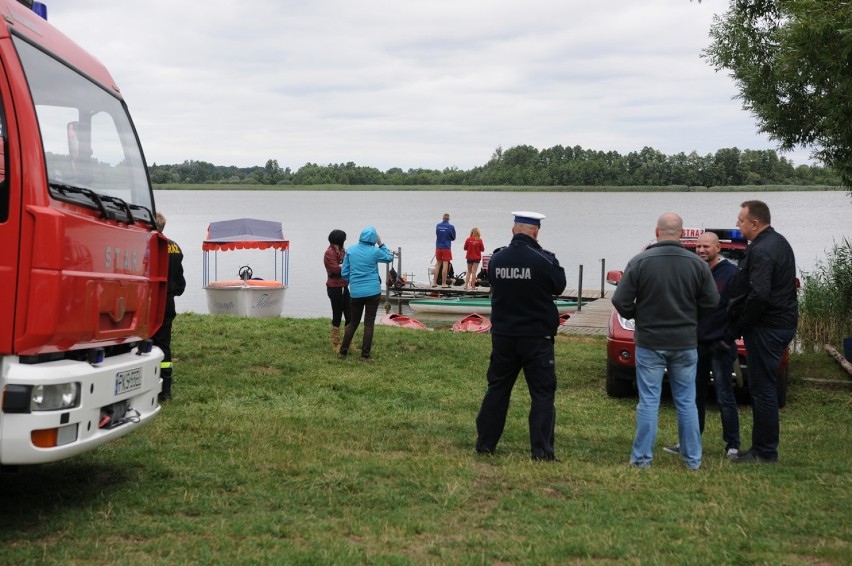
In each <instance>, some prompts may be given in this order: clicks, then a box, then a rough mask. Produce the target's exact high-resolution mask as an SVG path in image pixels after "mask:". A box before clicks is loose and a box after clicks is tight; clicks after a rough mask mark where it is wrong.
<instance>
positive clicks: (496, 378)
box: [476, 211, 565, 460]
mask: <svg viewBox="0 0 852 566" xmlns="http://www.w3.org/2000/svg"><path fill="white" fill-rule="evenodd" d="M512 214H513V215H514V216H515V224H514V226H513V228H512V234H513V237H512V242H511V243H510V244H509V245H508V246H506V247H504V248H500V249H499V250H497V251H495V252H494V255H493V256H492V257H491V261H490V263H489V264H488V279H489V281H490V282H491V361H490V363H489V366H488V374H487V378H488V389H487V390H486V392H485V397H484V398H483V399H482V406H481V407H480V409H479V414H478V415H477V417H476V431H477V435H478V436H477V440H476V451H477V452H478V453H480V454H493V453H494V450H495V449H496V448H497V442H499V440H500V436H501V435H502V434H503V427H504V426H505V424H506V413H507V412H508V410H509V399H510V397H511V395H512V388H513V387H514V385H515V380H517V378H518V373H519V372H520V371H521V369H523V370H524V377H525V378H526V380H527V387H528V388H529V391H530V397H531V399H532V406H531V407H530V415H529V427H530V445H531V457H532V459H533V460H555V459H556V457H555V455H554V452H553V430H554V427H555V425H556V407H555V405H554V401H555V397H556V369H555V366H554V356H553V339H554V336H555V335H556V329H557V327H558V326H559V312H558V311H557V310H556V305H555V304H554V302H553V297H554V296H555V295H559V294H560V293H562V291H563V290H564V289H565V270H564V269H562V267H560V265H559V261H558V260H557V259H556V256H554V255H553V254H552V253H550V252H548V251H547V250H544V249H542V247H541V246H540V245H539V244H538V231H539V228H540V227H541V221H542V219H544V215H543V214H539V213H537V212H527V211H519V212H513V213H512Z"/></svg>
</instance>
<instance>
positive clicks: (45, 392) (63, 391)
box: [30, 382, 80, 411]
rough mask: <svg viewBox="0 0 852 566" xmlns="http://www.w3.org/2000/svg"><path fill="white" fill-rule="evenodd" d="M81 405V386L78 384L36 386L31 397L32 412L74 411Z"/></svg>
mask: <svg viewBox="0 0 852 566" xmlns="http://www.w3.org/2000/svg"><path fill="white" fill-rule="evenodd" d="M79 404H80V384H79V383H76V382H72V383H57V384H54V385H35V386H33V390H32V394H31V396H30V410H31V411H58V410H64V409H73V408H74V407H77V406H79Z"/></svg>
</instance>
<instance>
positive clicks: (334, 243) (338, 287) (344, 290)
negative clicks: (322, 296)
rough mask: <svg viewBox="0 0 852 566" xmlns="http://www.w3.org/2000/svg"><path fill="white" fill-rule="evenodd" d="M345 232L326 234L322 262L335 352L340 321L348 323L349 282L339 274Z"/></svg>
mask: <svg viewBox="0 0 852 566" xmlns="http://www.w3.org/2000/svg"><path fill="white" fill-rule="evenodd" d="M344 243H346V232H344V231H343V230H332V231H331V233H330V234H329V235H328V248H327V249H326V250H325V254H324V255H323V264H324V265H325V272H326V274H327V275H328V277H327V278H326V280H325V286H326V292H327V293H328V299H329V301H331V347H332V348H333V349H334V351H335V353H337V352H339V351H340V322H341V319H343V321H344V324H343V326H344V328H345V327H346V326H347V325H348V324H349V314H350V312H349V310H350V306H349V284H348V283H347V282H346V280H345V279H343V277H341V275H340V270H341V268H342V267H343V258H344V256H345V255H346V248H344V247H343V244H344Z"/></svg>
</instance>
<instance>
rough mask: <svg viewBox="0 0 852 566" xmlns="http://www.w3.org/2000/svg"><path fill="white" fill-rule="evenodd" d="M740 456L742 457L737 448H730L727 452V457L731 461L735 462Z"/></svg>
mask: <svg viewBox="0 0 852 566" xmlns="http://www.w3.org/2000/svg"><path fill="white" fill-rule="evenodd" d="M739 455H740V451H739V450H737V449H736V448H728V450H727V452H725V456H727V457H728V458H730V459H731V460H733V459H734V458H736V457H737V456H739Z"/></svg>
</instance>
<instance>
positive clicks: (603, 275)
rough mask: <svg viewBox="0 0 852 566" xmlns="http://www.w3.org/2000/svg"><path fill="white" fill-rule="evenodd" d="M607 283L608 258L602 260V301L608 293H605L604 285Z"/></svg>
mask: <svg viewBox="0 0 852 566" xmlns="http://www.w3.org/2000/svg"><path fill="white" fill-rule="evenodd" d="M605 282H606V258H605V257H602V258H601V299H603V298H604V297H605V296H606V291H604V283H605Z"/></svg>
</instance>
